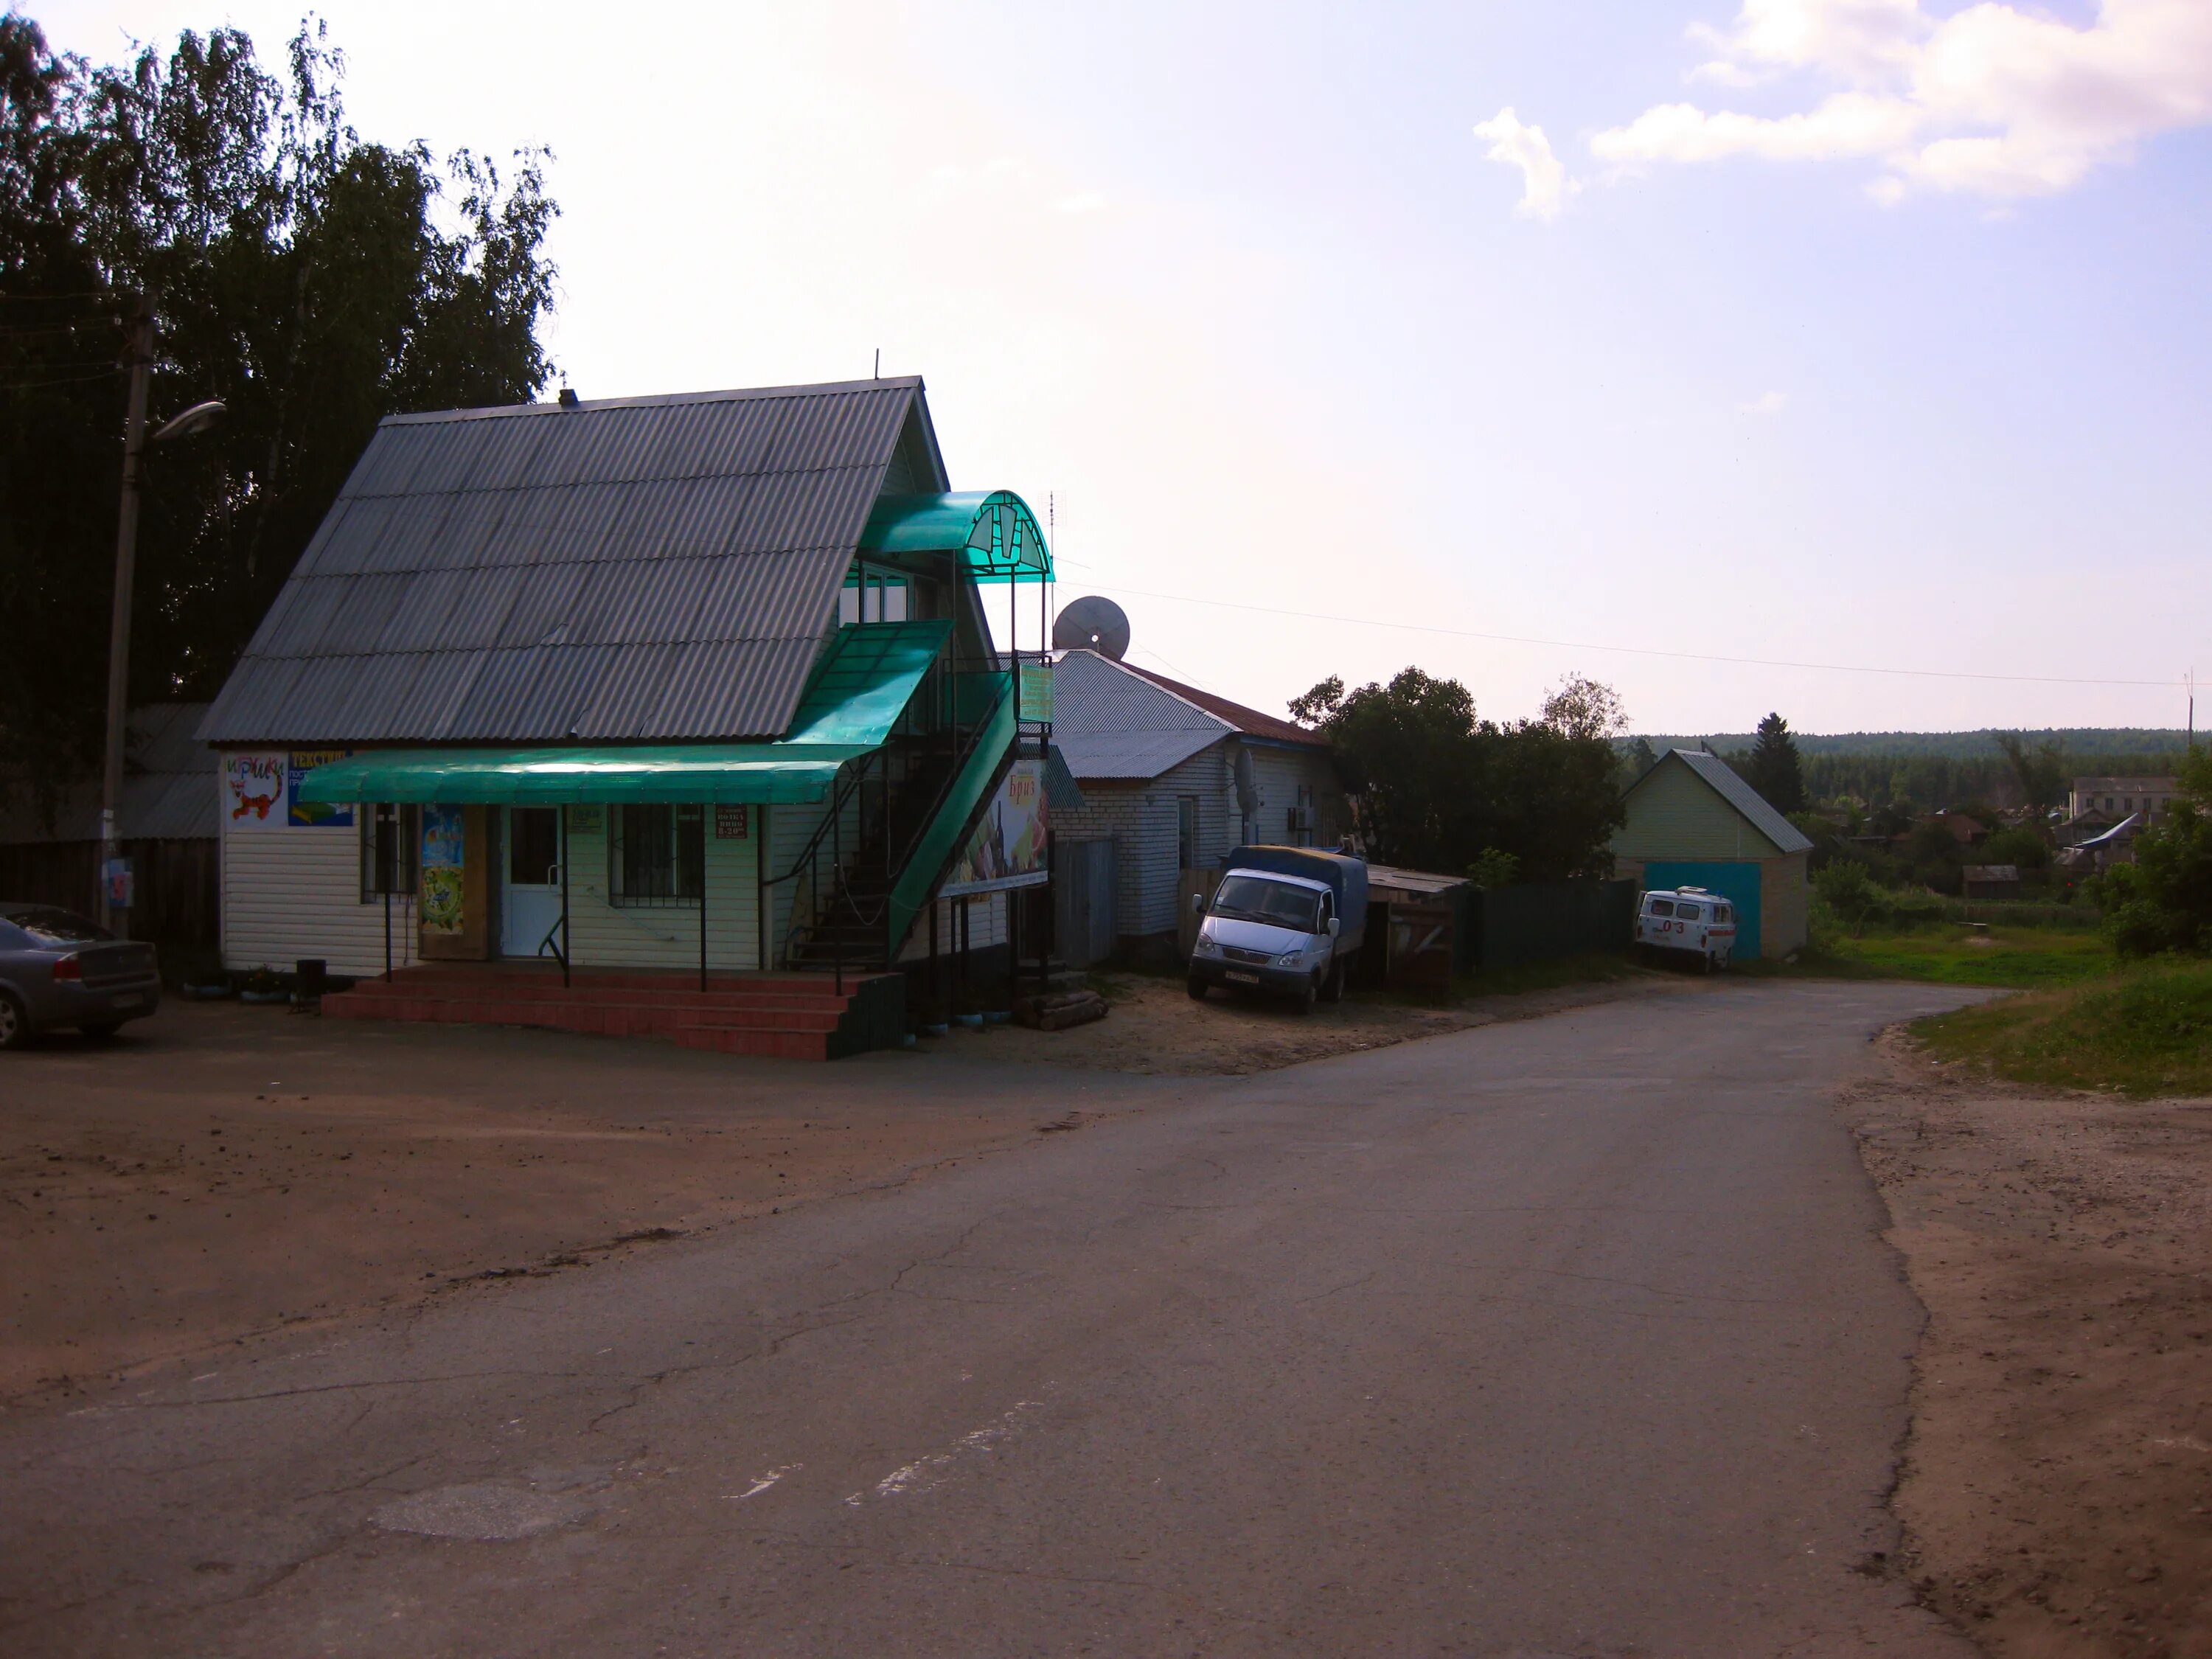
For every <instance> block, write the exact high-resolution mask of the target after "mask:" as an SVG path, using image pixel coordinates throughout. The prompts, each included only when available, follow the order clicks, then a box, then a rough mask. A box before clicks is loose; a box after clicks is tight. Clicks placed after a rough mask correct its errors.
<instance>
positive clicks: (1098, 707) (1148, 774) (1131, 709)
mask: <svg viewBox="0 0 2212 1659" xmlns="http://www.w3.org/2000/svg"><path fill="white" fill-rule="evenodd" d="M1052 702H1053V708H1052V740H1053V741H1054V743H1056V744H1059V745H1060V751H1061V753H1063V754H1064V755H1066V757H1067V766H1068V770H1070V771H1071V772H1073V773H1074V774H1075V775H1076V776H1077V777H1078V778H1156V777H1158V775H1160V774H1161V773H1163V772H1164V771H1167V770H1168V769H1170V768H1171V767H1175V766H1179V765H1181V764H1182V763H1183V762H1185V761H1187V760H1188V759H1189V758H1190V757H1192V756H1193V755H1195V754H1197V753H1198V752H1199V751H1200V750H1202V749H1205V748H1206V747H1207V746H1208V745H1209V744H1216V743H1218V742H1220V741H1221V739H1222V738H1225V737H1227V736H1229V735H1230V734H1231V732H1234V731H1235V730H1236V729H1237V728H1236V727H1235V726H1231V724H1230V723H1229V722H1228V721H1227V720H1222V719H1220V718H1218V716H1216V715H1213V714H1208V713H1206V710H1204V709H1203V708H1198V707H1197V706H1196V705H1194V704H1193V703H1190V702H1186V701H1185V700H1184V699H1182V698H1181V697H1179V696H1176V695H1175V694H1174V693H1173V692H1171V691H1169V690H1165V689H1164V688H1163V687H1161V686H1158V685H1155V684H1153V683H1152V681H1150V680H1148V679H1146V678H1144V677H1143V676H1142V675H1140V674H1137V673H1133V672H1132V671H1130V670H1128V669H1127V668H1125V667H1123V666H1122V665H1121V664H1120V663H1117V662H1114V661H1111V660H1109V659H1107V658H1105V657H1102V656H1100V655H1099V654H1098V653H1097V652H1095V651H1067V652H1063V653H1060V659H1059V661H1058V663H1057V665H1055V666H1054V670H1053V693H1052Z"/></svg>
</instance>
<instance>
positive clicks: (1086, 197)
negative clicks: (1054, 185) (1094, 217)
mask: <svg viewBox="0 0 2212 1659" xmlns="http://www.w3.org/2000/svg"><path fill="white" fill-rule="evenodd" d="M1052 205H1053V208H1054V211H1056V212H1060V213H1096V212H1097V211H1098V210H1099V209H1101V208H1103V207H1104V206H1105V205H1106V198H1105V197H1103V196H1102V195H1100V194H1099V193H1098V192H1097V191H1095V190H1079V191H1076V192H1075V194H1074V195H1073V196H1063V197H1060V199H1059V200H1058V201H1057V202H1054V204H1052Z"/></svg>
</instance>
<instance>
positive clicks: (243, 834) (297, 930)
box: [222, 819, 415, 975]
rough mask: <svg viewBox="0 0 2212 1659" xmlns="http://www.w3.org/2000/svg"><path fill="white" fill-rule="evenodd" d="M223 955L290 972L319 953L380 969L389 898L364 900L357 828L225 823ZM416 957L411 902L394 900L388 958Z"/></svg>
mask: <svg viewBox="0 0 2212 1659" xmlns="http://www.w3.org/2000/svg"><path fill="white" fill-rule="evenodd" d="M303 957H322V958H323V959H324V960H325V961H326V962H328V963H330V965H331V972H332V973H334V974H349V975H362V974H380V973H382V972H383V971H384V902H383V901H382V900H381V899H378V900H376V901H374V902H371V903H368V904H363V903H362V902H361V829H360V827H359V826H358V825H349V826H347V827H346V828H344V829H301V828H285V829H240V828H236V827H234V826H233V825H232V824H231V823H229V822H228V819H226V820H225V821H224V823H223V828H222V961H223V966H224V967H226V968H228V969H232V970H233V971H234V972H240V973H242V972H248V971H251V970H252V969H255V968H258V967H261V966H262V965H263V964H264V963H265V964H267V965H268V966H269V967H271V968H274V969H278V970H279V971H280V972H289V971H290V970H291V967H292V964H293V963H295V962H297V961H300V960H301V958H303ZM414 960H415V903H414V900H413V899H412V898H411V897H401V896H398V895H394V896H393V898H392V966H394V967H395V968H404V967H405V966H407V965H408V964H409V963H411V962H413V961H414Z"/></svg>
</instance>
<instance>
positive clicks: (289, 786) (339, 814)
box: [284, 749, 353, 829]
mask: <svg viewBox="0 0 2212 1659" xmlns="http://www.w3.org/2000/svg"><path fill="white" fill-rule="evenodd" d="M352 753H353V750H350V749H295V750H293V751H292V753H291V755H290V756H289V763H288V764H287V766H286V767H285V769H284V822H285V823H288V824H289V825H291V826H292V827H293V828H294V829H352V828H353V808H352V807H351V806H350V805H347V806H334V805H331V803H330V802H328V801H321V800H301V799H300V785H301V783H302V782H304V781H306V779H307V774H308V773H310V772H312V771H313V770H314V769H316V768H317V767H318V766H323V765H327V764H328V763H330V762H331V761H341V760H343V759H345V757H347V756H349V755H350V754H352Z"/></svg>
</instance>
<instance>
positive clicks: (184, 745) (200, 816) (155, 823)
mask: <svg viewBox="0 0 2212 1659" xmlns="http://www.w3.org/2000/svg"><path fill="white" fill-rule="evenodd" d="M207 711H208V706H207V704H205V703H204V702H156V703H148V704H146V705H144V706H143V707H142V708H134V709H132V710H131V719H130V723H129V726H128V727H127V728H126V730H127V736H126V738H125V745H124V751H123V753H124V766H125V771H124V775H123V799H122V802H121V805H120V807H119V809H118V819H119V822H118V825H117V828H118V829H119V831H120V832H121V835H122V837H123V839H124V840H125V841H191V840H197V839H203V838H205V839H212V838H213V837H214V836H215V835H216V832H217V830H218V829H220V827H221V812H220V810H219V806H218V803H217V797H218V796H219V795H220V794H221V793H222V787H221V784H220V781H219V775H220V773H221V770H222V763H221V761H220V760H218V759H217V757H216V756H214V755H212V754H210V753H209V752H208V750H207V748H206V746H205V745H204V744H200V743H198V742H197V741H195V740H194V738H193V736H192V732H193V728H194V727H196V726H197V725H198V724H199V722H200V720H201V717H202V716H203V715H204V714H206V713H207ZM0 803H4V804H3V805H0V843H9V842H64V841H97V840H99V839H100V776H99V774H98V773H97V771H90V772H88V773H87V774H86V775H84V776H82V777H81V778H78V779H76V780H75V781H73V782H72V783H71V784H70V786H69V787H67V788H65V789H64V790H63V791H62V792H61V793H60V796H59V798H58V799H56V800H54V801H53V802H52V812H51V813H46V812H42V811H40V806H39V803H38V802H37V800H36V799H33V795H32V792H31V791H30V789H29V788H28V787H25V786H23V785H21V783H20V781H6V780H0Z"/></svg>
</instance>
